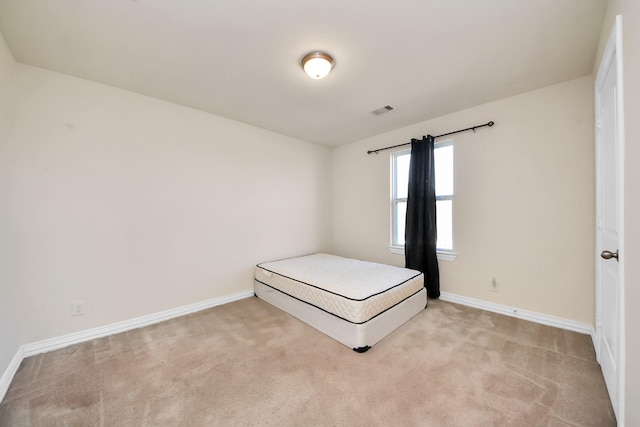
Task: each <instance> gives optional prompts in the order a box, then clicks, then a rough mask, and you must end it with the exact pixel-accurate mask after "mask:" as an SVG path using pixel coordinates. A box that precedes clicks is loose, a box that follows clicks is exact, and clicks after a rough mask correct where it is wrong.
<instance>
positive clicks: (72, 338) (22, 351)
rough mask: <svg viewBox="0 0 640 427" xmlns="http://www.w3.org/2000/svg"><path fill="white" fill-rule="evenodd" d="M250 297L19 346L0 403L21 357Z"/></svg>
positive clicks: (0, 392)
mask: <svg viewBox="0 0 640 427" xmlns="http://www.w3.org/2000/svg"><path fill="white" fill-rule="evenodd" d="M253 295H254V293H253V290H251V291H246V292H239V293H236V294H231V295H227V296H224V297H220V298H213V299H210V300H206V301H201V302H197V303H195V304H189V305H185V306H182V307H178V308H173V309H170V310H165V311H161V312H159V313H153V314H148V315H146V316H141V317H136V318H134V319H130V320H125V321H122V322H117V323H112V324H110V325H105V326H100V327H98V328H93V329H87V330H86V331H80V332H75V333H73V334H68V335H63V336H60V337H55V338H50V339H46V340H42V341H38V342H34V343H30V344H25V345H23V346H21V347H20V348H19V349H18V351H17V352H16V354H15V356H14V357H13V359H12V360H11V363H10V364H9V366H8V367H7V369H6V370H5V372H4V374H3V375H2V378H1V379H0V402H2V399H4V396H5V394H6V393H7V391H8V390H9V386H10V385H11V381H12V380H13V377H14V376H15V374H16V372H17V371H18V368H19V367H20V363H22V360H23V359H24V358H25V357H29V356H35V355H36V354H41V353H46V352H48V351H52V350H57V349H60V348H63V347H68V346H70V345H73V344H78V343H81V342H85V341H89V340H92V339H96V338H102V337H106V336H108V335H113V334H118V333H121V332H126V331H130V330H132V329H138V328H142V327H144V326H149V325H153V324H154V323H159V322H164V321H165V320H169V319H173V318H175V317H180V316H184V315H187V314H191V313H195V312H197V311H201V310H205V309H207V308H211V307H215V306H217V305H223V304H227V303H230V302H233V301H238V300H241V299H244V298H248V297H252V296H253Z"/></svg>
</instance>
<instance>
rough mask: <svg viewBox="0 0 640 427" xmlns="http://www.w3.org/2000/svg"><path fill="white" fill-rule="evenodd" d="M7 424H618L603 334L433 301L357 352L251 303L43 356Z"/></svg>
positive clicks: (26, 372) (4, 416)
mask: <svg viewBox="0 0 640 427" xmlns="http://www.w3.org/2000/svg"><path fill="white" fill-rule="evenodd" d="M0 425H1V426H237V425H239V426H255V425H264V426H341V425H344V426H372V425H376V426H377V425H380V426H391V425H394V426H598V427H602V426H614V425H615V418H614V415H613V411H612V408H611V404H610V402H609V399H608V395H607V391H606V389H605V385H604V381H603V379H602V374H601V371H600V367H599V365H598V364H597V363H596V362H595V356H594V350H593V345H592V343H591V338H590V337H588V336H586V335H581V334H578V333H574V332H568V331H564V330H561V329H555V328H551V327H547V326H542V325H538V324H534V323H530V322H526V321H522V320H517V319H514V318H510V317H505V316H501V315H498V314H493V313H489V312H485V311H482V310H476V309H472V308H468V307H464V306H459V305H455V304H451V303H446V302H443V301H430V302H429V308H428V309H427V310H425V311H423V312H422V313H420V314H419V315H417V316H416V317H415V318H413V319H412V320H411V321H409V322H408V323H407V324H405V325H404V326H402V327H401V328H400V329H398V330H397V331H395V332H394V333H393V334H391V335H390V336H388V337H387V338H385V339H384V340H382V341H381V342H380V343H378V344H377V345H375V346H374V347H373V348H372V349H371V350H370V351H369V352H367V353H364V354H357V353H355V352H354V351H352V350H350V349H348V348H346V347H344V346H343V345H341V344H339V343H337V342H335V341H333V340H332V339H331V338H328V337H327V336H325V335H323V334H321V333H320V332H317V331H316V330H314V329H312V328H311V327H309V326H307V325H305V324H303V323H302V322H300V321H298V320H296V319H294V318H292V317H290V316H289V315H287V314H285V313H283V312H281V311H280V310H278V309H276V308H274V307H271V306H270V305H268V304H266V303H264V302H263V301H260V300H259V299H257V298H248V299H245V300H242V301H238V302H234V303H231V304H227V305H224V306H220V307H215V308H212V309H209V310H206V311H202V312H199V313H196V314H193V315H190V316H186V317H182V318H178V319H174V320H171V321H168V322H164V323H161V324H157V325H154V326H149V327H146V328H142V329H137V330H134V331H130V332H127V333H123V334H119V335H114V336H111V337H106V338H101V339H97V340H93V341H90V342H86V343H83V344H78V345H74V346H71V347H68V348H65V349H62V350H58V351H54V352H50V353H46V354H42V355H38V356H34V357H30V358H28V359H25V360H24V361H23V362H22V365H21V367H20V369H19V371H18V373H17V374H16V376H15V379H14V381H13V383H12V385H11V388H10V389H9V391H8V393H7V395H6V397H5V399H4V401H3V402H2V404H0Z"/></svg>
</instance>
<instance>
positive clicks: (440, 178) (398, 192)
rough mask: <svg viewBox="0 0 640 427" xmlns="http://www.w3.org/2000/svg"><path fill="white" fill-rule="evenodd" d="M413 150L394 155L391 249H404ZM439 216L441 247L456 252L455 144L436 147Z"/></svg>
mask: <svg viewBox="0 0 640 427" xmlns="http://www.w3.org/2000/svg"><path fill="white" fill-rule="evenodd" d="M410 160H411V150H404V151H399V152H396V153H393V154H392V183H391V185H392V188H391V192H392V231H391V235H392V237H391V240H392V243H391V246H392V247H397V248H400V247H402V248H404V232H405V218H406V214H407V187H408V185H409V163H410ZM434 161H435V169H436V217H437V227H438V242H437V245H436V246H437V248H438V250H440V251H453V142H452V141H445V142H441V143H438V144H436V146H435V151H434Z"/></svg>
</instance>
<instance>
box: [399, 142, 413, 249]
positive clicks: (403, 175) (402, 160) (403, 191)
mask: <svg viewBox="0 0 640 427" xmlns="http://www.w3.org/2000/svg"><path fill="white" fill-rule="evenodd" d="M410 160H411V154H410V153H407V154H403V155H401V156H396V199H406V198H407V188H408V187H409V161H410ZM403 218H404V217H403ZM402 222H404V220H403V221H402ZM402 238H403V239H404V233H402Z"/></svg>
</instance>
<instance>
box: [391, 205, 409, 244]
mask: <svg viewBox="0 0 640 427" xmlns="http://www.w3.org/2000/svg"><path fill="white" fill-rule="evenodd" d="M395 215H396V229H395V239H396V241H395V242H393V243H394V244H396V245H399V246H404V223H405V221H406V218H407V202H398V203H396V211H395Z"/></svg>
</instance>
